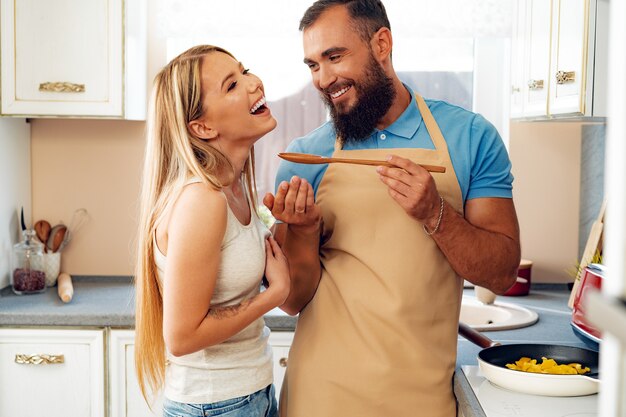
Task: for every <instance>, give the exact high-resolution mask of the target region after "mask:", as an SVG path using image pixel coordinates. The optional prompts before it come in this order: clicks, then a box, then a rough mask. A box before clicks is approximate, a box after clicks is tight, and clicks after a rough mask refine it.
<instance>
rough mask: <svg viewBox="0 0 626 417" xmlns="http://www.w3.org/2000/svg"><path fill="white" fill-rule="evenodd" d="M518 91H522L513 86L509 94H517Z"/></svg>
mask: <svg viewBox="0 0 626 417" xmlns="http://www.w3.org/2000/svg"><path fill="white" fill-rule="evenodd" d="M520 91H522V89H521V88H519V87H515V86H511V94H514V93H519V92H520Z"/></svg>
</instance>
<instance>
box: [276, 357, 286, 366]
mask: <svg viewBox="0 0 626 417" xmlns="http://www.w3.org/2000/svg"><path fill="white" fill-rule="evenodd" d="M278 364H279V365H280V366H281V367H283V368H286V367H287V358H280V359H279V360H278Z"/></svg>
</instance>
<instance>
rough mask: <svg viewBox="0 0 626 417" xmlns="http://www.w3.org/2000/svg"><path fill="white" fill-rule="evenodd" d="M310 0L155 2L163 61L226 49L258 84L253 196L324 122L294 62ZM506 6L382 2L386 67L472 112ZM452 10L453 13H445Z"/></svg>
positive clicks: (487, 1) (436, 0)
mask: <svg viewBox="0 0 626 417" xmlns="http://www.w3.org/2000/svg"><path fill="white" fill-rule="evenodd" d="M312 2H313V1H312V0H272V1H267V2H263V1H258V0H256V1H255V0H229V1H209V0H160V3H159V8H158V17H157V24H158V28H159V32H160V34H161V35H162V36H164V37H165V38H166V39H167V53H166V55H167V59H168V60H169V59H171V58H173V57H174V56H176V55H178V54H179V53H180V52H182V51H184V50H185V49H187V48H189V47H191V46H193V45H196V44H201V43H208V44H213V45H219V46H221V47H224V48H226V49H227V50H229V51H231V52H232V53H233V54H234V55H235V56H236V57H237V58H238V59H240V60H241V61H242V62H243V63H244V65H246V67H249V68H250V69H251V70H252V71H253V72H254V73H256V74H257V75H259V76H260V77H261V79H262V80H263V83H264V85H265V89H266V96H267V99H268V102H269V106H270V107H271V109H272V113H273V114H274V116H275V117H276V119H277V120H278V127H277V128H276V129H275V130H274V131H273V132H271V133H269V134H268V135H266V137H264V138H262V139H261V140H260V141H259V142H258V144H257V145H256V147H255V149H256V155H257V182H258V187H259V190H258V191H259V195H263V194H264V193H265V192H267V191H272V192H273V189H274V177H275V174H276V169H277V166H278V162H279V159H278V157H277V156H276V154H277V153H278V152H282V151H283V150H284V149H285V147H286V146H287V145H288V144H289V142H291V141H292V140H293V139H294V138H296V137H299V136H302V135H305V134H306V133H308V132H309V131H311V130H313V129H314V128H316V127H317V126H319V125H320V124H321V123H323V121H324V120H325V119H326V117H327V113H326V110H325V109H324V107H323V104H322V102H321V100H320V98H319V96H318V93H317V91H316V90H315V88H314V87H313V86H312V85H311V81H310V74H309V70H308V68H307V67H306V66H305V65H304V64H303V63H302V40H301V33H300V32H299V31H298V23H299V21H300V18H301V17H302V14H303V13H304V11H305V10H306V9H307V7H309V6H310V5H311V4H312ZM512 2H513V0H508V1H507V0H420V1H419V2H412V1H408V0H386V1H384V4H385V7H386V9H387V13H388V15H389V20H390V22H391V29H392V33H393V39H394V53H393V61H394V68H395V70H396V72H397V73H398V76H399V77H400V79H402V80H403V81H404V82H405V83H406V84H407V85H409V86H410V87H411V88H413V89H415V90H416V91H418V92H419V93H420V94H422V95H423V96H424V97H428V98H433V99H441V100H445V101H448V102H450V103H453V104H456V105H459V106H461V107H464V108H467V109H468V110H474V109H473V103H474V93H475V91H474V88H473V87H474V76H475V74H474V68H475V62H474V49H475V40H476V38H479V37H500V38H502V37H505V38H506V37H510V22H511V13H512ZM451 11H453V12H451Z"/></svg>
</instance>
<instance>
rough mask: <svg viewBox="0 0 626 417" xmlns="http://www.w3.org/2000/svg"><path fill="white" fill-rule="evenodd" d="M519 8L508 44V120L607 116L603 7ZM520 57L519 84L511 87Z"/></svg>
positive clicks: (553, 0)
mask: <svg viewBox="0 0 626 417" xmlns="http://www.w3.org/2000/svg"><path fill="white" fill-rule="evenodd" d="M518 2H519V7H518V8H517V11H516V22H517V27H516V26H515V25H514V27H513V42H512V63H513V66H512V72H511V79H512V80H513V82H512V92H511V117H513V118H518V117H524V118H551V117H564V116H567V117H571V116H576V117H578V116H597V117H604V116H606V107H605V106H604V101H606V90H607V88H608V87H607V80H606V78H607V77H606V67H607V59H606V55H607V54H606V43H607V42H606V33H607V23H608V13H607V12H606V10H605V8H603V7H602V2H599V3H598V0H518ZM519 38H523V39H524V41H523V42H520V41H519V40H518V39H519ZM522 43H523V46H522ZM520 49H523V54H522V52H520ZM520 55H522V56H523V64H522V65H521V67H522V70H521V73H522V78H524V81H523V83H520V82H519V81H517V82H516V80H519V72H520V70H519V69H518V68H517V65H516V62H517V61H516V60H519V56H520ZM519 84H522V86H521V96H522V100H521V101H522V106H521V107H522V108H521V110H520V105H519V101H520V98H519V95H520V94H519V90H518V89H520V86H519Z"/></svg>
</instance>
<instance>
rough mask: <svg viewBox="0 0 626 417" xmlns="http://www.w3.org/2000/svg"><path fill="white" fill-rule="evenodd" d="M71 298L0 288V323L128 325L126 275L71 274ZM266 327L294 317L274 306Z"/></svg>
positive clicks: (287, 325) (131, 306)
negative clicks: (87, 275)
mask: <svg viewBox="0 0 626 417" xmlns="http://www.w3.org/2000/svg"><path fill="white" fill-rule="evenodd" d="M72 283H73V286H74V297H73V298H72V301H70V302H69V303H67V304H65V303H63V302H62V301H61V299H59V297H58V295H57V288H56V287H50V288H48V289H47V290H46V292H44V293H40V294H28V295H15V294H14V293H13V292H12V291H11V288H10V287H6V288H4V289H2V291H0V326H19V327H21V326H37V327H41V326H85V327H115V328H132V327H134V326H135V297H134V294H135V292H134V288H133V283H132V280H131V278H130V277H95V276H89V277H81V276H75V277H72ZM265 323H266V324H267V326H268V327H269V328H270V329H272V330H276V331H292V330H293V329H294V328H295V326H296V317H291V316H289V315H287V314H285V313H284V312H283V311H282V310H279V309H275V310H272V311H271V312H269V313H268V314H266V315H265Z"/></svg>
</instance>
